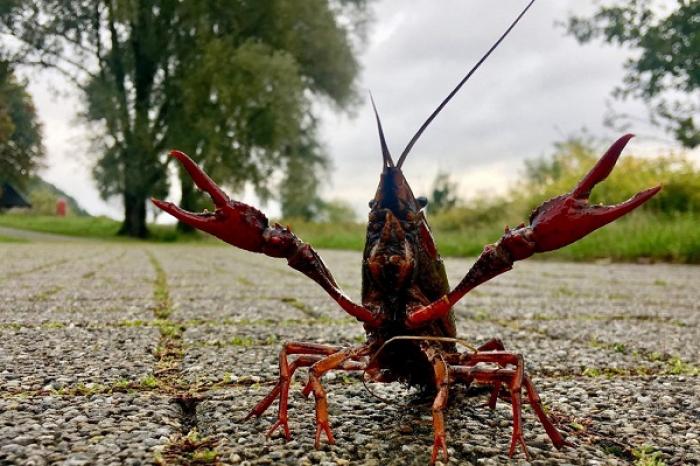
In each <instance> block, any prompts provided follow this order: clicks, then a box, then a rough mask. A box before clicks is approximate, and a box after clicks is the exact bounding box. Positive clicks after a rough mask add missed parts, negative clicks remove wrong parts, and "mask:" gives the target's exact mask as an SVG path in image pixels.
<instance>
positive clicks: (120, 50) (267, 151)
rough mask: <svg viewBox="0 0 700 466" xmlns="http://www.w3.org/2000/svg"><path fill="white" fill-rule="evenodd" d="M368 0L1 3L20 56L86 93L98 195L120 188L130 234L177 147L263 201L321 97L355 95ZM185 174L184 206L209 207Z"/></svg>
mask: <svg viewBox="0 0 700 466" xmlns="http://www.w3.org/2000/svg"><path fill="white" fill-rule="evenodd" d="M364 3H365V2H364V1H363V0H354V1H350V0H336V1H333V0H309V1H304V2H294V1H291V0H267V1H256V2H249V1H243V0H238V1H225V0H206V1H194V0H189V1H178V0H162V1H155V0H130V1H127V0H101V1H87V0H82V1H68V0H15V1H13V2H9V4H6V6H4V7H0V28H4V30H5V32H7V33H10V34H12V35H13V36H14V37H15V38H17V39H19V40H20V41H21V43H22V46H21V47H20V50H18V53H17V54H16V56H17V57H18V58H19V59H21V61H22V62H23V63H25V64H35V65H39V66H45V67H51V68H54V69H56V70H59V71H60V72H62V73H64V74H65V75H66V76H68V77H69V79H71V80H72V81H73V82H74V83H75V84H76V85H77V86H78V88H79V89H80V90H81V91H82V92H83V96H84V98H85V111H84V116H85V118H86V120H87V121H89V122H92V123H93V124H94V125H93V127H95V128H97V129H98V131H97V132H96V134H97V136H96V138H95V140H94V142H95V147H96V148H97V149H99V150H98V152H99V153H100V158H99V159H98V161H97V163H96V165H95V169H94V175H95V177H96V179H97V180H98V182H99V186H100V190H101V194H102V195H103V196H105V197H108V196H114V195H121V196H122V198H123V201H124V209H125V218H124V224H123V225H122V229H121V232H122V233H124V234H128V235H132V236H145V235H146V234H147V230H146V225H145V217H146V204H145V202H146V200H147V198H148V197H149V196H151V195H158V196H160V195H162V194H163V193H164V191H166V190H167V185H166V179H167V163H168V160H167V158H166V157H163V156H162V153H163V151H164V150H166V149H167V148H171V147H177V148H179V149H181V150H184V151H185V152H188V153H189V154H190V155H191V156H193V158H195V159H196V160H197V161H198V162H200V163H201V164H202V165H204V167H205V169H206V170H207V171H208V172H209V173H211V174H212V176H213V177H215V178H216V179H217V180H218V181H220V182H224V183H225V184H227V185H228V187H229V188H231V189H233V190H234V191H235V190H237V189H240V188H241V187H242V186H243V185H244V184H245V183H247V182H249V183H252V185H253V186H254V187H255V188H256V190H257V191H258V194H259V195H260V196H261V197H262V198H263V199H264V198H267V197H269V196H270V195H271V189H272V186H271V185H270V179H271V176H270V175H271V174H272V173H274V172H276V171H283V170H284V169H285V168H289V167H293V166H295V165H294V164H295V163H296V162H295V160H296V159H297V158H301V159H306V160H308V159H309V157H308V154H305V153H304V150H303V148H304V147H306V146H307V145H308V141H315V138H316V134H315V127H316V125H315V119H314V118H312V109H311V102H312V99H313V98H314V96H324V97H326V98H327V99H328V100H329V101H331V102H332V103H333V104H335V105H336V106H338V107H345V106H347V105H348V104H349V103H351V102H352V98H353V96H354V89H353V86H352V83H353V81H354V78H355V76H356V74H357V70H358V66H357V62H356V60H355V58H354V55H353V48H352V45H351V35H352V34H353V32H352V31H353V28H354V27H355V26H357V25H359V24H361V23H362V21H361V18H362V17H363V16H362V14H361V13H362V12H363V11H364V9H363V7H364ZM315 153H316V157H315V158H316V159H319V158H320V160H325V155H324V154H323V153H322V152H320V151H318V150H317V151H316V152H315ZM322 166H323V164H319V163H315V164H311V165H308V166H307V169H308V170H309V171H310V172H314V173H315V172H316V170H318V169H319V167H322ZM288 173H291V172H290V171H288ZM288 176H289V175H288ZM181 182H182V200H181V204H182V206H183V207H184V208H187V209H193V208H196V207H198V206H197V204H198V203H199V202H200V201H199V200H198V197H197V195H196V191H195V189H194V186H193V185H192V183H191V181H190V179H189V177H187V176H181Z"/></svg>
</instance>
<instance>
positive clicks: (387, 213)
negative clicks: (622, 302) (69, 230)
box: [153, 2, 661, 463]
mask: <svg viewBox="0 0 700 466" xmlns="http://www.w3.org/2000/svg"><path fill="white" fill-rule="evenodd" d="M531 4H532V2H530V3H529V4H528V6H527V8H529V6H530V5H531ZM527 8H526V10H527ZM526 10H525V11H526ZM522 14H524V11H523V13H522ZM522 14H521V15H520V16H519V17H518V20H519V19H520V17H522ZM516 22H517V20H516V21H515V22H514V23H513V24H512V25H511V27H510V28H509V29H508V30H507V31H506V34H507V33H508V32H509V31H510V30H511V29H512V28H513V26H514V25H515V23H516ZM504 37H505V34H504V35H502V36H501V38H500V39H499V40H498V42H497V43H496V45H498V43H500V41H501V40H502V39H503V38H504ZM494 48H495V46H494V47H492V49H491V50H489V52H487V54H486V55H485V56H484V58H482V60H481V61H479V63H478V64H477V66H475V67H474V68H472V70H471V71H470V72H469V73H468V74H467V76H466V77H465V79H463V80H462V81H461V82H460V83H459V85H458V86H457V87H456V88H455V89H454V90H453V91H452V93H450V95H448V97H447V98H446V99H445V100H444V101H443V102H442V103H441V104H440V106H438V108H437V110H436V111H435V112H433V114H432V115H430V117H429V118H428V119H427V120H426V122H425V123H424V124H423V125H422V126H421V127H420V129H419V130H418V132H417V133H416V135H415V136H414V137H413V138H412V139H411V141H410V142H409V144H408V146H407V147H406V149H405V150H404V151H403V153H402V154H401V157H400V158H399V160H398V163H396V164H395V163H394V161H393V159H392V157H391V154H390V152H389V149H388V147H387V145H386V141H385V138H384V134H383V130H382V126H381V122H380V120H379V116H378V115H377V113H376V108H374V101H372V106H373V108H374V110H375V116H376V120H377V127H378V130H379V137H380V143H381V150H382V160H383V170H382V173H381V175H380V180H379V185H378V187H377V191H376V193H375V195H374V198H373V199H372V200H371V201H370V213H369V223H368V225H367V233H366V241H365V248H364V254H363V262H362V302H361V303H359V304H358V303H355V302H354V301H352V300H351V299H350V298H349V297H348V296H347V295H346V294H345V293H344V292H343V291H342V290H341V289H340V287H339V286H338V284H337V283H336V281H335V279H334V278H333V276H332V274H331V272H330V271H329V270H328V268H327V267H326V265H325V264H324V263H323V260H322V259H321V257H320V256H319V255H318V253H317V252H316V251H315V250H314V249H313V248H312V247H311V246H310V245H308V244H306V243H304V242H303V241H302V240H301V239H299V238H298V237H297V236H296V235H295V234H294V233H292V232H291V231H290V229H289V228H285V227H282V226H280V225H278V224H270V222H269V221H268V219H267V217H266V216H265V215H264V214H263V213H262V212H260V211H259V210H257V209H255V208H254V207H252V206H249V205H247V204H244V203H241V202H237V201H235V200H231V199H230V198H229V196H228V195H227V194H226V193H225V192H224V191H223V190H222V189H221V188H219V187H218V186H217V185H216V184H215V183H214V182H213V181H212V180H211V179H210V178H209V177H208V176H207V175H206V173H204V171H203V170H202V169H200V168H199V167H198V166H197V164H196V163H195V162H194V161H192V160H191V159H190V158H189V157H188V156H187V155H185V154H184V153H182V152H178V151H173V152H172V153H171V155H172V156H173V157H174V158H175V159H177V160H178V161H179V162H180V163H181V164H182V165H183V166H184V168H185V169H186V170H187V172H188V173H189V174H190V175H191V176H192V178H193V180H194V182H195V184H196V185H197V186H198V187H199V188H200V189H202V190H203V191H205V192H207V193H208V194H209V195H210V196H211V198H212V201H213V203H214V206H215V211H214V212H213V213H209V212H205V213H201V214H197V213H192V212H187V211H185V210H182V209H180V208H179V207H177V206H175V205H173V204H172V203H169V202H163V201H159V200H155V199H154V200H153V202H154V204H155V205H156V206H158V207H159V208H161V209H163V210H164V211H166V212H168V213H170V214H171V215H173V216H174V217H176V218H177V219H179V220H181V221H183V222H185V223H187V224H189V225H191V226H193V227H195V228H197V229H200V230H202V231H205V232H207V233H210V234H212V235H214V236H216V237H218V238H219V239H221V240H223V241H225V242H227V243H229V244H231V245H233V246H236V247H238V248H241V249H245V250H248V251H251V252H256V253H262V254H265V255H268V256H270V257H276V258H285V259H286V260H287V263H288V264H289V266H290V267H292V268H294V269H296V270H298V271H299V272H301V273H303V274H304V275H306V276H307V277H309V278H311V279H312V280H313V281H315V282H316V283H318V284H319V285H320V286H321V287H322V288H323V289H324V290H325V291H326V292H327V293H328V294H329V296H330V297H331V298H332V299H333V300H334V301H335V302H336V303H337V304H338V305H339V306H340V308H341V309H343V310H344V311H345V312H346V313H348V314H349V315H351V316H353V317H355V318H356V319H357V320H359V321H360V322H362V323H363V324H364V327H365V331H366V334H367V341H366V343H364V344H362V345H359V346H357V347H352V348H344V347H339V346H332V345H321V344H317V343H304V342H288V343H285V345H284V347H283V349H282V351H281V352H280V355H279V380H278V382H277V384H276V385H275V386H274V388H273V389H272V390H271V391H270V393H269V394H268V395H267V396H266V397H264V398H263V399H262V400H261V401H260V402H259V403H258V404H257V405H256V406H255V407H253V409H252V410H251V411H250V414H249V415H248V416H247V418H250V417H253V416H255V417H258V416H261V415H262V414H263V413H264V412H265V411H266V410H267V409H268V408H269V407H270V406H271V405H272V404H273V403H274V402H275V401H278V406H279V408H278V414H277V421H276V422H275V423H274V424H273V425H272V427H271V428H270V429H269V431H268V435H271V434H272V433H273V432H275V431H276V430H277V429H282V431H283V434H284V436H285V437H286V438H290V435H291V432H290V429H289V425H288V416H287V410H288V396H289V388H290V382H291V380H292V377H293V375H294V373H295V371H296V370H297V369H299V368H302V367H305V368H308V372H309V375H308V379H307V383H306V385H305V387H304V389H303V393H304V394H305V395H307V396H308V395H311V394H313V396H314V399H315V405H316V434H315V445H316V447H317V448H318V447H319V445H320V442H321V437H322V436H325V437H326V439H327V440H328V442H329V443H334V441H335V440H334V437H333V433H332V430H331V424H330V420H329V416H328V403H327V400H326V392H325V390H324V388H323V385H322V383H321V380H322V377H323V375H324V374H325V373H327V372H328V371H331V370H341V371H361V372H362V373H363V374H364V376H365V378H367V379H369V380H373V381H376V382H394V381H400V382H405V383H410V384H413V385H419V386H423V387H425V388H426V389H427V391H428V392H431V393H433V394H434V402H433V405H432V416H433V430H434V439H433V450H432V455H431V463H434V462H435V461H436V460H437V458H438V456H439V455H440V454H442V456H443V457H444V458H445V459H447V454H448V451H447V436H446V428H445V420H444V415H443V413H444V410H445V408H446V406H447V401H448V395H449V391H450V390H453V389H454V387H455V386H456V385H463V386H469V385H470V384H472V383H476V384H483V385H489V386H491V387H492V389H491V397H490V400H489V406H490V407H491V408H492V409H493V408H494V407H495V405H496V402H497V400H498V399H504V400H506V401H507V402H509V403H510V404H511V405H512V413H513V431H512V436H511V441H510V448H509V451H508V453H509V455H511V456H512V455H513V454H514V453H515V451H516V449H517V448H518V446H520V447H521V448H522V450H523V452H524V453H525V454H526V455H527V448H526V446H525V440H524V437H523V431H522V404H523V403H524V400H527V402H528V403H529V404H530V406H531V407H532V409H533V411H534V413H535V415H536V416H537V418H538V419H539V421H540V423H541V424H542V426H543V427H544V429H545V431H546V433H547V435H548V436H549V438H550V439H551V441H552V443H553V444H554V446H556V447H557V448H561V447H563V446H565V445H567V442H566V441H565V440H564V439H563V438H562V436H561V435H560V433H559V432H558V431H557V429H556V427H555V426H554V424H553V423H552V421H551V420H550V419H549V418H548V416H547V414H546V413H545V411H544V409H543V408H542V405H541V403H540V399H539V396H538V394H537V392H536V391H535V387H534V385H533V383H532V381H531V380H530V378H529V376H528V375H527V374H526V373H525V368H524V362H523V358H522V356H521V355H519V354H515V353H512V352H509V351H507V350H506V348H505V347H504V345H503V343H502V342H501V341H500V340H498V339H493V340H491V341H489V342H487V343H485V344H483V345H482V346H480V347H478V348H476V350H475V351H473V350H469V351H458V349H457V346H456V343H457V342H459V339H458V338H457V332H456V326H455V316H454V313H453V310H452V308H453V306H454V305H455V303H456V302H457V301H459V300H460V299H461V298H462V297H463V296H464V295H465V294H467V293H468V292H469V291H470V290H471V289H473V288H475V287H476V286H478V285H480V284H481V283H484V282H485V281H487V280H489V279H491V278H493V277H495V276H496V275H499V274H501V273H503V272H506V271H508V270H510V269H511V268H512V267H513V263H514V262H515V261H518V260H523V259H526V258H528V257H530V256H531V255H533V254H535V253H538V252H544V251H551V250H554V249H558V248H561V247H563V246H566V245H568V244H571V243H573V242H575V241H577V240H578V239H580V238H582V237H584V236H586V235H587V234H589V233H591V232H592V231H594V230H596V229H598V228H600V227H602V226H604V225H606V224H607V223H610V222H612V221H614V220H615V219H617V218H619V217H621V216H623V215H625V214H627V213H629V212H630V211H632V210H633V209H635V208H637V207H639V206H640V205H642V204H643V203H644V202H646V201H647V200H649V199H650V198H651V197H652V196H654V195H655V194H656V193H657V192H658V191H659V190H660V189H661V188H660V187H658V186H657V187H654V188H650V189H647V190H645V191H642V192H640V193H638V194H637V195H635V196H634V197H632V198H631V199H629V200H628V201H625V202H623V203H620V204H617V205H614V206H590V205H589V203H588V198H589V196H590V193H591V190H592V189H593V187H594V186H595V185H596V184H598V183H600V182H601V181H603V180H604V179H605V178H606V177H607V176H608V175H609V174H610V172H611V171H612V170H613V168H614V166H615V163H616V162H617V159H618V157H619V156H620V154H621V152H622V149H623V148H624V147H625V145H626V144H627V142H628V141H629V139H630V138H631V137H632V136H631V135H625V136H623V137H621V138H620V139H619V140H618V141H616V142H615V143H614V144H613V145H612V146H611V147H610V149H609V150H608V151H607V152H606V153H605V155H603V157H601V159H600V160H599V161H598V163H597V164H596V165H595V166H594V167H593V168H592V169H591V171H590V172H589V173H588V174H587V175H586V176H585V177H583V179H582V180H581V181H580V182H579V184H578V185H577V186H575V187H574V188H573V189H572V191H571V192H569V193H567V194H563V195H561V196H558V197H555V198H553V199H550V200H548V201H546V202H544V203H543V204H542V205H540V206H539V207H537V208H536V209H535V210H534V211H533V213H532V216H531V217H530V222H529V225H527V226H525V225H520V226H519V227H517V228H514V229H509V228H506V231H505V233H504V234H503V236H502V237H501V238H500V240H499V241H497V242H496V243H495V244H491V245H487V246H485V247H484V250H483V252H482V253H481V255H480V256H479V258H478V259H477V261H476V262H475V264H474V265H473V266H472V267H471V269H470V270H469V271H468V272H467V274H466V275H465V276H464V278H463V279H462V280H461V281H460V282H459V284H457V286H456V287H454V288H450V286H449V283H448V281H447V275H446V273H445V267H444V265H443V261H442V259H441V258H440V255H439V253H438V250H437V247H436V245H435V242H434V240H433V237H432V234H431V230H430V227H429V225H428V221H427V219H426V216H425V213H424V211H423V207H425V205H426V202H425V199H422V198H416V197H415V196H414V195H413V192H412V191H411V188H410V186H409V184H408V182H407V181H406V179H405V177H404V175H403V172H402V171H401V166H402V165H403V163H404V162H405V160H406V156H407V154H408V151H409V150H410V149H411V148H412V147H413V145H414V143H415V142H416V140H417V138H418V136H420V134H421V133H422V132H423V130H424V129H425V127H426V126H427V125H428V124H429V123H430V122H431V121H432V120H433V118H434V117H435V115H437V113H438V112H439V111H440V110H441V109H442V108H443V107H444V105H445V104H446V103H447V102H448V101H449V100H450V99H451V98H452V96H453V95H454V94H455V93H456V91H457V90H458V89H459V88H460V87H461V86H462V84H464V82H465V81H466V79H468V77H469V76H471V74H472V73H473V72H474V70H475V69H476V68H477V67H478V66H479V65H480V64H481V63H482V62H483V60H484V59H485V57H486V56H488V54H490V53H491V52H492V51H493V49H494ZM389 343H391V344H389Z"/></svg>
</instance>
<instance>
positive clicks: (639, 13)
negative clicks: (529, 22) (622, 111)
mask: <svg viewBox="0 0 700 466" xmlns="http://www.w3.org/2000/svg"><path fill="white" fill-rule="evenodd" d="M674 3H675V5H673V6H672V7H670V5H669V4H668V2H664V5H659V4H658V2H655V1H654V0H626V1H623V2H617V3H615V4H612V5H603V6H600V7H599V8H598V10H597V12H596V13H595V14H594V15H593V16H592V17H590V18H581V17H572V18H569V22H568V25H567V29H568V32H569V33H570V34H572V35H573V36H574V37H575V38H576V39H577V40H578V41H579V42H581V43H586V42H589V41H591V40H593V39H595V38H598V37H602V38H603V40H605V41H606V42H608V43H611V44H617V45H623V46H628V47H630V48H632V49H633V50H635V52H636V53H635V55H634V56H633V57H632V58H630V59H629V60H627V62H626V63H625V69H626V75H625V78H624V81H623V84H622V85H621V86H619V87H618V88H617V89H615V91H614V93H613V94H614V95H615V96H616V97H617V98H620V99H625V98H628V97H635V98H641V99H642V100H643V101H644V102H645V103H646V104H647V106H648V107H649V110H650V116H651V121H652V123H654V124H657V125H661V126H663V127H664V128H665V129H666V130H667V131H669V132H671V133H672V134H673V136H674V138H675V139H676V140H677V141H678V142H679V143H680V144H681V145H682V146H683V147H686V148H694V147H696V146H697V145H699V144H700V128H699V127H698V121H697V116H698V114H699V113H700V57H699V55H698V50H700V2H698V1H697V0H676V1H675V2H674ZM622 117H623V118H624V116H622Z"/></svg>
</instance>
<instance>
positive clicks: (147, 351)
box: [0, 327, 158, 391]
mask: <svg viewBox="0 0 700 466" xmlns="http://www.w3.org/2000/svg"><path fill="white" fill-rule="evenodd" d="M157 343H158V331H157V330H156V329H153V328H105V329H96V328H80V327H72V328H71V327H66V328H52V329H45V328H20V329H3V330H0V391H1V390H3V389H10V390H12V391H17V390H20V389H21V390H38V389H42V388H47V389H59V388H62V387H66V386H73V385H76V384H87V383H96V384H110V383H113V382H117V381H120V380H129V381H136V380H140V379H142V378H143V377H145V376H146V375H148V374H150V373H151V372H152V368H153V365H154V363H155V359H154V357H153V350H154V349H155V347H156V345H157Z"/></svg>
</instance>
